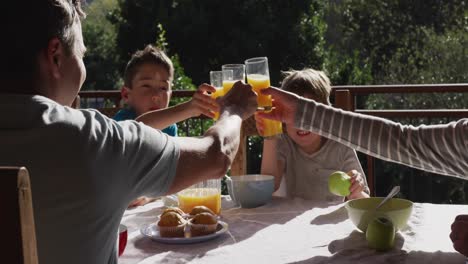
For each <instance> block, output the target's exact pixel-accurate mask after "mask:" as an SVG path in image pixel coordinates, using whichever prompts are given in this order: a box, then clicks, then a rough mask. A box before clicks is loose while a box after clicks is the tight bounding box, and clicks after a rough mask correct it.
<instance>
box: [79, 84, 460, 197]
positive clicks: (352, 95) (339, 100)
mask: <svg viewBox="0 0 468 264" xmlns="http://www.w3.org/2000/svg"><path fill="white" fill-rule="evenodd" d="M193 93H194V91H177V90H174V91H173V92H172V97H173V98H187V99H188V98H190V97H192V95H193ZM384 93H385V94H410V93H468V83H464V84H424V85H362V86H334V87H333V88H332V99H334V100H333V101H334V105H335V106H336V107H339V108H342V109H345V110H349V111H354V112H357V113H362V114H368V115H374V116H380V117H384V118H389V119H398V118H449V119H460V118H466V117H468V109H397V110H395V109H385V110H369V109H358V108H356V99H357V98H358V96H367V95H371V94H384ZM79 95H80V98H81V99H80V107H82V108H97V109H103V110H104V111H105V110H106V109H107V110H108V109H114V110H115V109H116V108H119V107H121V106H122V102H121V96H120V92H119V91H82V92H80V93H79ZM466 107H467V108H468V105H467V106H466ZM194 121H195V122H197V121H198V122H201V124H202V127H204V125H203V124H204V122H206V121H207V119H206V118H204V117H197V118H194V120H187V121H186V125H185V128H186V131H185V135H189V136H196V135H190V129H189V128H190V125H189V124H188V123H187V122H194ZM208 121H209V120H208ZM247 123H249V124H248V125H244V126H243V131H242V137H243V139H244V143H245V139H246V138H247V137H248V136H251V135H254V134H255V133H256V132H255V129H254V128H253V129H252V127H254V124H253V122H252V120H250V121H249V122H247ZM201 133H203V129H202V131H201ZM246 148H247V146H246V144H242V145H241V146H240V147H239V152H238V156H237V157H236V161H235V164H233V165H232V167H231V172H234V175H236V174H245V173H246V167H247V166H246V160H247V158H246V157H247V155H246ZM367 178H368V184H369V188H370V189H371V191H372V192H373V193H372V194H373V195H374V194H375V193H374V190H375V188H374V187H375V161H374V158H372V157H370V156H367Z"/></svg>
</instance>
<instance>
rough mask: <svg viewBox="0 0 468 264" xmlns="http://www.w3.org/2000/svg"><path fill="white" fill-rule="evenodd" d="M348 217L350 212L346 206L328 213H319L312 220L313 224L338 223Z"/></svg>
mask: <svg viewBox="0 0 468 264" xmlns="http://www.w3.org/2000/svg"><path fill="white" fill-rule="evenodd" d="M347 219H348V212H347V211H346V208H345V207H344V206H342V207H340V208H338V209H336V210H335V211H333V212H331V213H329V214H326V215H319V216H317V217H316V218H314V219H312V221H310V224H311V225H330V224H338V223H341V222H343V221H345V220H347Z"/></svg>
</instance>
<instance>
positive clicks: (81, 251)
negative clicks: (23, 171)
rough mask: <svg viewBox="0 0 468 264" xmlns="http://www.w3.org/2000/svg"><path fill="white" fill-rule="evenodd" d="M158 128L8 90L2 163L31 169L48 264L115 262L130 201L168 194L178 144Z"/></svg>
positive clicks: (1, 117) (0, 136) (2, 115)
mask: <svg viewBox="0 0 468 264" xmlns="http://www.w3.org/2000/svg"><path fill="white" fill-rule="evenodd" d="M150 130H151V133H150ZM154 133H155V132H154V130H152V129H151V128H149V127H145V126H141V125H139V124H137V123H136V122H131V121H129V122H123V124H122V125H119V124H117V123H116V122H114V121H112V120H110V119H108V118H106V117H104V116H102V115H100V114H99V113H97V112H95V111H87V110H82V111H78V110H74V109H71V108H68V107H64V106H61V105H58V104H57V103H55V102H53V101H51V100H49V99H47V98H44V97H41V96H25V95H2V97H1V98H0V146H1V147H0V165H10V166H26V167H27V168H28V169H29V170H30V174H31V186H32V193H33V204H34V214H35V221H36V226H37V230H36V231H37V243H38V254H39V260H40V262H41V263H113V262H116V253H115V241H116V239H117V229H118V225H119V223H120V219H121V216H122V214H123V212H124V210H125V208H126V206H125V205H126V204H128V202H130V201H131V200H132V199H134V198H135V197H137V195H140V194H143V193H151V194H152V195H161V194H164V193H165V192H166V191H167V189H168V188H169V186H170V184H171V183H172V179H173V177H174V175H175V168H176V165H177V164H176V163H177V157H178V148H177V146H176V145H175V143H174V142H173V141H171V139H170V138H169V137H167V136H165V135H163V134H161V133H159V134H157V135H159V136H157V137H154V135H155V134H154ZM150 135H152V136H150ZM137 154H139V155H137ZM64 245H67V246H64Z"/></svg>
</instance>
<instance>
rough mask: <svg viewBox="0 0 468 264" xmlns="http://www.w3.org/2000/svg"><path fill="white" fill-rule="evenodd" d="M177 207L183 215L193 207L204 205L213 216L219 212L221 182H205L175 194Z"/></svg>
mask: <svg viewBox="0 0 468 264" xmlns="http://www.w3.org/2000/svg"><path fill="white" fill-rule="evenodd" d="M177 197H178V199H179V207H180V209H182V211H184V212H185V213H190V211H191V210H192V208H193V207H195V206H198V205H204V206H206V207H208V208H210V209H211V210H212V211H213V212H214V213H215V214H218V215H219V213H220V212H221V180H219V179H217V180H206V181H203V182H200V183H197V184H195V185H192V186H190V187H189V188H187V189H185V190H182V191H180V192H179V193H178V194H177Z"/></svg>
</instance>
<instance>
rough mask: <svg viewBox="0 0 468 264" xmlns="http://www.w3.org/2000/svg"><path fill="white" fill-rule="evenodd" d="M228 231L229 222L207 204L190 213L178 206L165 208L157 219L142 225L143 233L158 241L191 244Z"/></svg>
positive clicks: (196, 207)
mask: <svg viewBox="0 0 468 264" xmlns="http://www.w3.org/2000/svg"><path fill="white" fill-rule="evenodd" d="M227 231H228V224H227V223H225V222H223V221H220V220H219V217H218V216H217V215H216V214H215V213H213V211H211V210H210V209H209V208H207V207H205V206H195V207H194V208H193V209H192V210H191V211H190V213H189V214H186V213H184V212H183V211H182V210H181V209H180V208H178V207H169V208H167V209H165V210H164V211H163V212H162V214H161V215H160V216H159V217H158V219H157V221H156V222H154V223H151V224H148V225H144V226H142V227H141V229H140V232H141V234H142V235H144V236H146V237H148V238H150V239H152V240H153V241H156V242H161V243H167V244H191V243H198V242H202V241H207V240H210V239H213V238H216V237H218V236H220V235H221V234H224V233H226V232H227Z"/></svg>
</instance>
